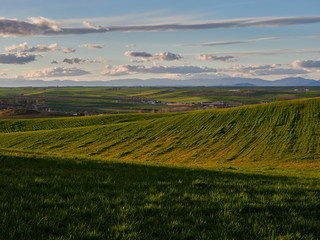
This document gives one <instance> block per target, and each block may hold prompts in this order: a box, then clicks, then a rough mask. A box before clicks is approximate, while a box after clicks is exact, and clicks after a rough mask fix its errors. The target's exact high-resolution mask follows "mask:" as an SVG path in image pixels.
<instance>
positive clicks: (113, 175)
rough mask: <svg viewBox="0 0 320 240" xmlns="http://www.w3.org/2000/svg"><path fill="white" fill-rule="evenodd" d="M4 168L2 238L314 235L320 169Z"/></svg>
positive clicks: (5, 163)
mask: <svg viewBox="0 0 320 240" xmlns="http://www.w3.org/2000/svg"><path fill="white" fill-rule="evenodd" d="M0 166H1V168H0V171H1V172H0V184H1V185H0V212H1V218H0V239H320V228H319V226H320V181H319V179H320V177H319V175H317V174H316V172H315V174H314V175H312V174H308V177H307V178H306V177H305V176H306V175H305V176H302V175H299V174H295V173H291V174H289V172H284V173H283V174H282V176H280V175H279V174H277V173H273V174H268V173H267V172H266V173H264V174H248V173H247V174H245V173H241V172H239V173H238V172H237V171H238V170H237V169H229V170H228V169H225V170H224V171H207V170H201V169H192V168H185V169H183V168H170V167H152V166H142V165H135V164H121V163H110V162H97V161H86V160H81V159H74V160H70V159H69V160H67V159H57V158H56V159H52V158H46V159H41V158H27V157H13V156H11V157H10V156H0ZM270 172H272V171H270ZM286 175H287V176H286ZM289 175H291V176H289Z"/></svg>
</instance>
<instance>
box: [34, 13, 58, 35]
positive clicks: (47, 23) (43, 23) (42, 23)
mask: <svg viewBox="0 0 320 240" xmlns="http://www.w3.org/2000/svg"><path fill="white" fill-rule="evenodd" d="M28 19H29V20H30V22H31V23H32V24H34V25H36V26H38V27H39V28H43V29H52V30H53V31H57V32H58V31H61V28H60V27H59V25H58V23H57V22H56V21H54V20H52V19H48V18H44V17H29V18H28Z"/></svg>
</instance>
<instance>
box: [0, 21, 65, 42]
mask: <svg viewBox="0 0 320 240" xmlns="http://www.w3.org/2000/svg"><path fill="white" fill-rule="evenodd" d="M29 20H30V22H24V21H19V20H17V19H5V18H2V19H0V36H3V37H25V36H36V35H46V33H47V32H50V33H51V34H53V33H58V32H63V30H62V29H61V28H60V27H59V26H58V24H57V23H56V22H55V21H53V20H50V19H47V18H44V17H38V18H36V17H31V18H29Z"/></svg>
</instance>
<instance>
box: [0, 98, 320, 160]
mask: <svg viewBox="0 0 320 240" xmlns="http://www.w3.org/2000/svg"><path fill="white" fill-rule="evenodd" d="M153 115H155V114H153ZM125 116H128V115H123V116H120V115H119V116H118V117H119V118H125ZM135 116H138V115H135ZM151 116H152V115H151ZM319 118H320V99H319V98H316V99H308V100H294V101H286V102H278V103H271V104H260V105H253V106H246V107H241V108H234V109H223V110H207V111H195V112H188V113H184V114H171V115H165V116H163V117H160V118H154V117H150V118H149V119H147V118H145V119H142V118H140V119H136V121H128V122H122V123H117V121H114V122H110V123H109V124H104V125H92V126H83V125H82V126H81V127H74V128H72V127H69V128H64V129H52V130H38V131H27V132H11V133H1V134H0V137H1V142H0V148H2V149H11V150H20V151H21V150H24V151H25V150H28V151H36V152H45V153H50V154H57V155H64V156H67V155H70V156H85V157H96V158H103V159H112V160H129V161H139V162H140V161H148V162H165V163H178V164H180V163H181V164H191V165H208V166H209V165H214V164H216V163H225V162H227V163H230V164H232V163H249V164H262V163H264V164H265V165H268V164H267V163H270V162H272V163H283V162H287V163H288V162H292V163H296V162H300V163H303V162H314V163H319V159H320V125H319ZM47 121H48V122H50V120H47ZM51 121H56V120H51ZM48 124H49V123H48ZM70 125H72V124H71V123H70ZM75 126H77V125H75ZM43 129H45V128H43Z"/></svg>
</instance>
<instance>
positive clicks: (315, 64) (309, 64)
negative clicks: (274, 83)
mask: <svg viewBox="0 0 320 240" xmlns="http://www.w3.org/2000/svg"><path fill="white" fill-rule="evenodd" d="M292 65H293V66H294V67H296V68H304V69H312V68H316V69H317V68H318V69H320V60H297V61H295V62H293V63H292Z"/></svg>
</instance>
